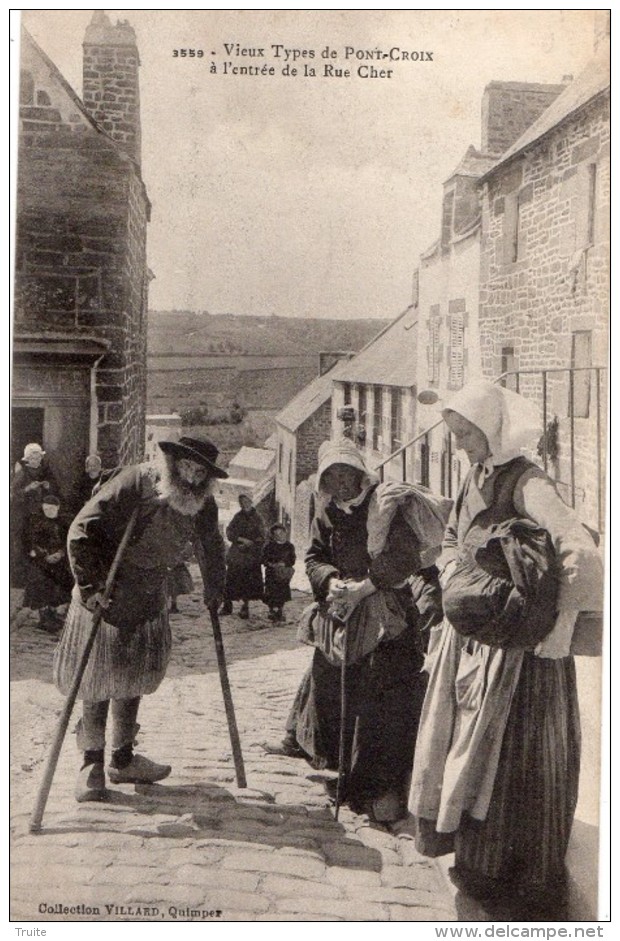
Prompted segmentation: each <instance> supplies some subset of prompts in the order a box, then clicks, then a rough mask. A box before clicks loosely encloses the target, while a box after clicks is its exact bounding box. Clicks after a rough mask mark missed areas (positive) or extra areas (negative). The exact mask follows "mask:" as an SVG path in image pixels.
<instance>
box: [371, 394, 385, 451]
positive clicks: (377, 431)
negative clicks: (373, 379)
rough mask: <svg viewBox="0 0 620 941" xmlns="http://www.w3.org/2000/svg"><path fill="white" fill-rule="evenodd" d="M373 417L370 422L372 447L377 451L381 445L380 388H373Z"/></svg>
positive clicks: (381, 398)
mask: <svg viewBox="0 0 620 941" xmlns="http://www.w3.org/2000/svg"><path fill="white" fill-rule="evenodd" d="M373 404H374V415H373V422H372V446H373V448H374V449H375V451H378V450H379V449H380V447H381V443H382V426H383V389H382V388H381V386H374V388H373Z"/></svg>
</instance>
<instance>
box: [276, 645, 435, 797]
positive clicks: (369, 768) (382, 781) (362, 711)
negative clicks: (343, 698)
mask: <svg viewBox="0 0 620 941" xmlns="http://www.w3.org/2000/svg"><path fill="white" fill-rule="evenodd" d="M422 661H423V658H422V655H421V653H420V650H419V642H418V639H417V637H416V636H415V634H414V631H413V630H412V629H411V628H407V629H406V630H404V631H403V633H402V634H400V635H399V637H397V638H396V639H395V640H392V641H389V642H387V643H386V642H384V643H381V644H379V646H378V647H377V648H376V649H375V650H373V651H372V653H370V654H368V655H367V656H366V657H364V658H363V659H362V660H360V661H359V662H358V663H354V664H351V665H349V666H347V671H346V674H347V683H346V687H347V727H346V736H345V743H346V744H345V755H346V756H347V764H348V767H347V774H346V782H347V784H346V790H347V799H348V801H349V804H350V805H351V806H352V807H360V808H361V807H362V806H363V805H364V804H365V803H367V802H368V801H370V800H373V799H375V798H378V797H382V796H384V795H386V794H388V793H397V794H398V795H399V796H401V797H402V798H403V800H404V799H405V798H406V792H407V788H408V784H409V778H410V775H411V768H412V765H413V752H414V748H415V739H416V734H417V728H418V721H419V717H420V711H421V708H422V701H423V699H424V690H425V687H426V674H423V673H421V672H420V670H421V666H422ZM340 677H341V669H340V667H339V666H332V665H331V664H330V663H329V662H328V660H327V659H326V658H325V657H324V655H323V654H322V653H321V651H320V650H316V651H315V653H314V657H313V660H312V665H311V667H310V669H309V670H308V672H307V673H306V675H305V676H304V678H303V679H302V682H301V685H300V687H299V689H298V691H297V695H296V697H295V701H294V703H293V706H292V709H291V712H290V714H289V718H288V720H287V725H286V728H287V732H289V733H290V734H292V735H294V736H295V738H296V739H297V742H298V743H299V745H300V746H301V748H302V749H303V750H304V751H305V752H306V753H307V754H308V755H309V757H310V759H311V762H312V765H313V766H314V767H315V768H329V769H331V770H334V771H335V770H337V769H338V746H339V738H340V736H339V732H340Z"/></svg>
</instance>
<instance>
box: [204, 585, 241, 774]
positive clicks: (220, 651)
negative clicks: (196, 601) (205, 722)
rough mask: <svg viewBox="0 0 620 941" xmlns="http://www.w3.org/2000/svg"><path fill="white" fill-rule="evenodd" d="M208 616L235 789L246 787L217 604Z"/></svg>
mask: <svg viewBox="0 0 620 941" xmlns="http://www.w3.org/2000/svg"><path fill="white" fill-rule="evenodd" d="M209 614H210V615H211V626H212V627H213V640H214V641H215V652H216V654H217V668H218V670H219V674H220V683H221V685H222V696H223V697H224V708H225V709H226V721H227V722H228V732H229V735H230V745H231V748H232V753H233V760H234V762H235V776H236V778H237V787H247V786H248V784H247V781H246V779H245V768H244V765H243V755H242V754H241V742H240V740H239V730H238V728H237V720H236V718H235V707H234V705H233V701H232V693H231V692H230V683H229V682H228V670H227V669H226V655H225V653H224V641H223V640H222V629H221V627H220V619H219V617H218V613H217V603H214V604H210V605H209Z"/></svg>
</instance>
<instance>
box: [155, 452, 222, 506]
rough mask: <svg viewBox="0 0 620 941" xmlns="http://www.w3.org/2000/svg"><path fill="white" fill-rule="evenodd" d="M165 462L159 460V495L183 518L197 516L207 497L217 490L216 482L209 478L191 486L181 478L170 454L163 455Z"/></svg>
mask: <svg viewBox="0 0 620 941" xmlns="http://www.w3.org/2000/svg"><path fill="white" fill-rule="evenodd" d="M161 457H162V458H163V460H157V462H156V463H157V469H158V471H159V474H160V478H159V480H158V482H157V494H158V496H160V497H163V498H164V499H165V500H167V501H168V505H169V506H171V507H172V509H173V510H176V511H177V513H181V514H182V515H183V516H196V514H197V513H199V512H200V510H202V508H203V506H204V505H205V502H206V500H207V497H209V496H210V495H211V494H212V493H213V491H214V490H215V484H216V480H215V478H214V477H208V478H207V479H206V480H204V481H202V482H201V483H199V484H190V483H188V482H187V481H186V480H183V478H182V477H181V476H180V474H179V471H178V468H177V465H176V461H175V459H174V457H172V455H170V454H163V452H162V455H161Z"/></svg>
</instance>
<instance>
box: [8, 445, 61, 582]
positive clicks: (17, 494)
mask: <svg viewBox="0 0 620 941" xmlns="http://www.w3.org/2000/svg"><path fill="white" fill-rule="evenodd" d="M31 484H35V485H36V486H33V487H32V488H31V489H28V488H29V487H30V486H31ZM46 493H53V494H56V496H60V492H59V489H58V484H57V482H56V478H55V477H54V474H53V473H52V471H51V468H50V467H49V464H48V463H47V461H46V460H45V459H43V461H42V463H41V464H40V466H39V467H30V465H29V464H24V463H23V462H22V461H19V463H18V465H17V470H16V471H15V476H14V477H13V480H12V482H11V524H10V531H11V585H12V586H13V588H23V587H24V586H25V584H26V575H27V572H28V551H29V546H28V539H29V531H30V526H31V521H32V519H33V518H35V517H36V516H37V515H38V513H39V512H40V510H41V502H42V500H43V497H44V495H45V494H46Z"/></svg>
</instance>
